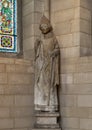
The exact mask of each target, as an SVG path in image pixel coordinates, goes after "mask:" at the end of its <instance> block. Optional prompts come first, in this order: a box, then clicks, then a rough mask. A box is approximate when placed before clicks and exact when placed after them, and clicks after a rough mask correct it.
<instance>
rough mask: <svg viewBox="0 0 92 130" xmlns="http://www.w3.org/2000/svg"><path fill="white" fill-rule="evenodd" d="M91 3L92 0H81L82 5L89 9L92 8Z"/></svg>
mask: <svg viewBox="0 0 92 130" xmlns="http://www.w3.org/2000/svg"><path fill="white" fill-rule="evenodd" d="M91 3H92V1H91V0H80V6H81V7H84V8H86V9H89V10H90V9H91V6H90V5H91Z"/></svg>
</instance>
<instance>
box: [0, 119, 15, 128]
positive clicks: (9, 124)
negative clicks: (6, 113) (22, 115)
mask: <svg viewBox="0 0 92 130" xmlns="http://www.w3.org/2000/svg"><path fill="white" fill-rule="evenodd" d="M13 127H14V121H13V119H9V118H8V119H0V129H10V128H13Z"/></svg>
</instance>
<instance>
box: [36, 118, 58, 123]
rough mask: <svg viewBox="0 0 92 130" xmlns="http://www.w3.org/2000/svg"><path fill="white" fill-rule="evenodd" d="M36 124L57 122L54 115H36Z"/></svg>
mask: <svg viewBox="0 0 92 130" xmlns="http://www.w3.org/2000/svg"><path fill="white" fill-rule="evenodd" d="M37 124H45V125H46V124H50V125H51V124H52V125H53V124H57V118H55V117H50V118H49V117H37Z"/></svg>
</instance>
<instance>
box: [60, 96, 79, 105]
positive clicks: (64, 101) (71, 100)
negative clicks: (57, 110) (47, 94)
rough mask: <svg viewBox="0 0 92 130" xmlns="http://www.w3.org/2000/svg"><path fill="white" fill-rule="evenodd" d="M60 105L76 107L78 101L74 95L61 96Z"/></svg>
mask: <svg viewBox="0 0 92 130" xmlns="http://www.w3.org/2000/svg"><path fill="white" fill-rule="evenodd" d="M60 103H61V106H62V107H74V106H76V103H77V99H76V96H73V95H61V96H60Z"/></svg>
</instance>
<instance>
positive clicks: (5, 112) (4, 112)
mask: <svg viewBox="0 0 92 130" xmlns="http://www.w3.org/2000/svg"><path fill="white" fill-rule="evenodd" d="M9 117H10V108H8V107H6V108H5V107H3V108H0V118H9ZM0 128H1V127H0Z"/></svg>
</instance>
